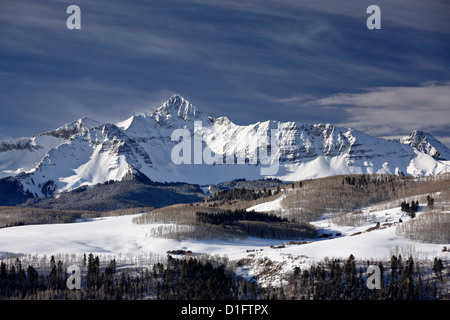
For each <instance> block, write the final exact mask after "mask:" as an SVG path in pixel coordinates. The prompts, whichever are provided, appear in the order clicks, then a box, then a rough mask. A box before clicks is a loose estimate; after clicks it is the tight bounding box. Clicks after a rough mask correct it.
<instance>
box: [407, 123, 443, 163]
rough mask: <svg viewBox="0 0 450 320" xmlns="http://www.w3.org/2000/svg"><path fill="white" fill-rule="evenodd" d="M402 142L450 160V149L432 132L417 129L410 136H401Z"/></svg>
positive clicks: (431, 154) (436, 157)
mask: <svg viewBox="0 0 450 320" xmlns="http://www.w3.org/2000/svg"><path fill="white" fill-rule="evenodd" d="M399 142H400V143H403V144H407V145H410V146H412V147H414V148H416V149H417V150H419V151H421V152H423V153H426V154H429V155H430V156H432V157H433V158H434V159H437V160H450V149H449V148H447V146H446V145H444V144H442V143H441V142H440V141H438V140H437V139H436V138H434V137H433V136H432V135H431V134H429V133H426V132H423V131H420V130H415V131H413V132H411V133H410V134H409V135H408V136H405V137H401V138H400V139H399Z"/></svg>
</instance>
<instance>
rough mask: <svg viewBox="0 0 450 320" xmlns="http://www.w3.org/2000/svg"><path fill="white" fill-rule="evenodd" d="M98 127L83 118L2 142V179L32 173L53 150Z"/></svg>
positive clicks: (0, 165) (0, 173)
mask: <svg viewBox="0 0 450 320" xmlns="http://www.w3.org/2000/svg"><path fill="white" fill-rule="evenodd" d="M97 125H99V123H98V122H96V121H95V120H92V119H89V118H83V119H79V120H77V121H74V122H72V123H68V124H65V125H63V126H61V127H59V128H57V129H55V130H53V131H48V132H44V133H41V134H39V135H35V136H32V137H30V138H19V139H13V140H4V141H0V178H3V177H8V176H12V175H16V174H18V173H20V172H28V171H32V170H33V169H34V168H35V167H36V165H38V164H39V162H40V161H41V160H42V159H43V158H44V157H45V156H46V154H47V152H49V151H50V150H51V149H54V148H56V147H58V146H59V145H61V144H63V143H66V142H68V140H69V138H70V137H71V136H72V135H75V134H82V133H83V132H85V131H87V130H89V129H90V128H93V127H95V126H97Z"/></svg>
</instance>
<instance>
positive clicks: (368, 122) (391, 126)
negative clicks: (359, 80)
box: [315, 81, 450, 136]
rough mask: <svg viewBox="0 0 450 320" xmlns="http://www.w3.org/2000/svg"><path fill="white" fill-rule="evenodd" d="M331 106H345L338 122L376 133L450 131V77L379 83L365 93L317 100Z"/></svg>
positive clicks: (320, 103)
mask: <svg viewBox="0 0 450 320" xmlns="http://www.w3.org/2000/svg"><path fill="white" fill-rule="evenodd" d="M315 103H317V104H318V105H321V106H325V107H329V108H330V109H335V108H343V110H344V111H345V113H346V115H347V116H348V119H347V120H344V121H342V123H340V124H339V125H345V126H349V127H353V128H356V129H360V130H362V131H365V132H367V133H369V134H373V135H377V136H380V135H385V136H389V135H392V136H393V135H401V134H407V133H409V132H411V131H413V130H416V129H418V130H424V131H430V132H436V133H441V134H442V133H446V134H447V136H448V135H450V128H449V122H448V121H449V119H450V81H447V82H440V83H435V82H432V83H425V84H423V85H422V86H416V87H376V88H371V89H367V90H366V91H365V92H362V93H342V94H335V95H332V96H328V97H325V98H322V99H318V100H316V101H315Z"/></svg>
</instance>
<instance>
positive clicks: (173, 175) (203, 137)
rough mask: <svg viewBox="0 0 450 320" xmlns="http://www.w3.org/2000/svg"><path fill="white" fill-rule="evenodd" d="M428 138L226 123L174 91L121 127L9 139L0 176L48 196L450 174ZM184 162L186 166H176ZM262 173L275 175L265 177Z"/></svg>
mask: <svg viewBox="0 0 450 320" xmlns="http://www.w3.org/2000/svg"><path fill="white" fill-rule="evenodd" d="M189 135H190V136H189ZM416 136H418V135H417V134H416ZM182 137H184V138H182ZM426 138H427V139H426V142H427V144H426V146H425V145H424V144H423V143H419V144H417V143H415V141H416V140H414V139H412V138H411V139H412V140H411V139H410V140H411V141H412V142H411V143H410V142H408V141H409V140H408V141H407V140H402V141H401V142H399V141H391V140H385V139H380V138H375V137H372V136H369V135H367V134H365V133H363V132H360V131H357V130H353V129H351V128H344V127H336V126H333V125H331V124H303V123H299V122H277V121H265V122H258V123H255V124H252V125H248V126H240V125H236V124H234V123H233V122H231V121H230V120H229V119H228V118H226V117H219V118H212V117H210V116H208V115H206V114H204V113H202V112H200V111H198V110H197V109H196V108H195V107H194V106H193V105H192V104H191V103H190V102H189V101H187V100H186V99H184V98H183V97H181V96H179V95H175V96H173V97H171V98H170V99H169V100H168V101H167V102H166V103H164V104H163V105H162V106H161V107H160V108H158V109H157V110H156V111H154V112H152V113H148V114H142V115H137V116H132V117H130V118H129V119H126V120H124V121H122V122H119V123H116V124H109V123H105V124H101V123H98V122H95V121H93V120H90V119H86V118H85V119H81V120H78V121H76V122H74V123H72V124H68V125H65V126H62V127H60V128H58V129H56V130H54V131H51V132H47V133H43V134H40V135H37V136H33V137H32V138H27V139H25V138H24V139H17V140H12V141H2V142H0V172H1V177H6V176H14V177H15V179H17V180H18V181H20V183H21V184H22V185H23V187H24V191H26V190H28V191H30V192H31V193H32V194H34V195H36V196H38V197H49V196H52V195H54V194H57V193H59V192H62V191H66V190H72V189H75V188H77V187H79V186H82V185H94V184H97V183H103V182H106V181H110V180H116V181H117V180H122V179H124V178H125V177H127V176H129V175H133V174H134V175H136V174H137V175H144V176H146V177H147V178H149V179H151V180H152V181H158V182H188V183H193V184H199V185H209V184H216V183H219V182H223V181H230V180H233V179H239V178H245V179H249V180H253V179H260V178H264V177H269V176H270V177H277V178H279V179H281V180H284V181H293V180H300V179H306V178H316V177H324V176H329V175H335V174H352V173H355V174H356V173H385V174H406V175H434V174H439V173H442V172H448V171H450V166H449V165H448V164H447V163H445V162H444V161H441V160H442V159H449V157H448V155H447V154H446V153H445V152H444V153H441V150H443V149H442V148H441V144H440V143H439V142H438V141H437V140H435V139H434V138H432V137H431V136H430V135H426ZM182 141H185V142H186V141H188V142H189V143H186V144H182ZM420 141H423V140H420ZM269 142H270V143H269ZM442 146H443V145H442ZM206 147H207V148H206ZM433 147H434V148H436V149H435V150H437V151H436V152H434V151H433ZM438 154H439V156H438ZM264 155H267V157H264ZM174 157H175V158H176V160H175V161H174ZM180 159H182V160H183V161H184V162H183V163H180V164H177V163H179V162H180ZM266 160H269V162H268V161H266ZM269 168H272V169H274V170H267V169H269ZM262 169H263V170H262ZM264 169H266V171H267V172H269V173H270V174H269V175H267V176H265V175H264V174H265V173H264ZM270 171H271V172H270Z"/></svg>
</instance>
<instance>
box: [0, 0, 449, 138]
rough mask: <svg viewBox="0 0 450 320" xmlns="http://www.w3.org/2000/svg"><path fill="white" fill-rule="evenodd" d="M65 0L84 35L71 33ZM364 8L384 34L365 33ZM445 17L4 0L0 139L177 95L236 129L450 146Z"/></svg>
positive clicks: (426, 7)
mask: <svg viewBox="0 0 450 320" xmlns="http://www.w3.org/2000/svg"><path fill="white" fill-rule="evenodd" d="M71 4H76V5H78V6H79V7H80V8H81V30H68V29H67V27H66V20H67V18H68V17H69V14H67V13H66V8H67V7H68V6H69V5H71ZM371 4H376V5H378V6H379V7H380V8H381V30H369V29H367V27H366V20H367V18H368V17H369V14H367V13H366V9H367V7H368V6H369V5H371ZM449 13H450V4H449V2H448V1H445V0H442V1H437V0H436V1H433V0H432V1H421V0H420V1H419V0H389V1H386V0H371V1H366V0H343V1H334V0H316V1H313V0H309V1H302V0H286V1H267V0H253V1H248V0H240V1H235V0H220V1H218V0H214V1H213V0H194V1H184V0H183V1H182V0H180V1H171V0H161V1H159V0H151V1H143V0H141V1H125V0H122V1H117V0H110V1H106V0H96V1H92V0H89V1H87V0H70V1H64V0H60V1H57V0H40V1H32V0H6V1H5V0H2V2H1V3H0V106H1V117H0V138H5V137H18V136H30V135H32V134H35V133H40V132H43V131H47V130H51V129H54V128H56V127H58V126H60V125H62V124H64V123H67V122H71V121H73V120H76V119H78V118H82V117H84V116H88V117H90V118H93V119H95V120H97V121H100V122H116V121H119V120H124V119H126V118H128V117H129V116H131V115H134V114H138V113H142V112H151V111H153V110H154V109H156V108H157V107H159V106H160V105H161V104H162V103H163V102H164V101H165V100H167V99H168V98H169V97H170V96H171V95H172V94H174V93H179V94H181V95H183V96H184V97H185V98H187V99H188V100H190V101H191V102H192V103H193V104H194V105H195V106H196V107H197V108H198V109H199V110H201V111H203V112H205V113H207V114H209V115H211V116H214V117H218V116H222V115H226V116H227V117H228V118H229V119H230V120H231V121H233V122H235V123H237V124H249V123H254V122H257V121H265V120H268V119H273V120H280V121H291V120H296V121H301V122H307V123H332V124H336V125H345V126H351V127H354V128H356V129H359V130H362V131H366V132H367V133H369V134H373V135H375V136H394V135H405V134H408V133H409V132H410V131H412V130H415V129H421V130H424V131H427V132H430V133H432V134H433V135H435V136H436V137H437V138H438V139H440V140H441V141H442V142H444V143H446V144H447V145H450V126H449V125H448V119H450V19H449V16H448V14H449Z"/></svg>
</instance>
